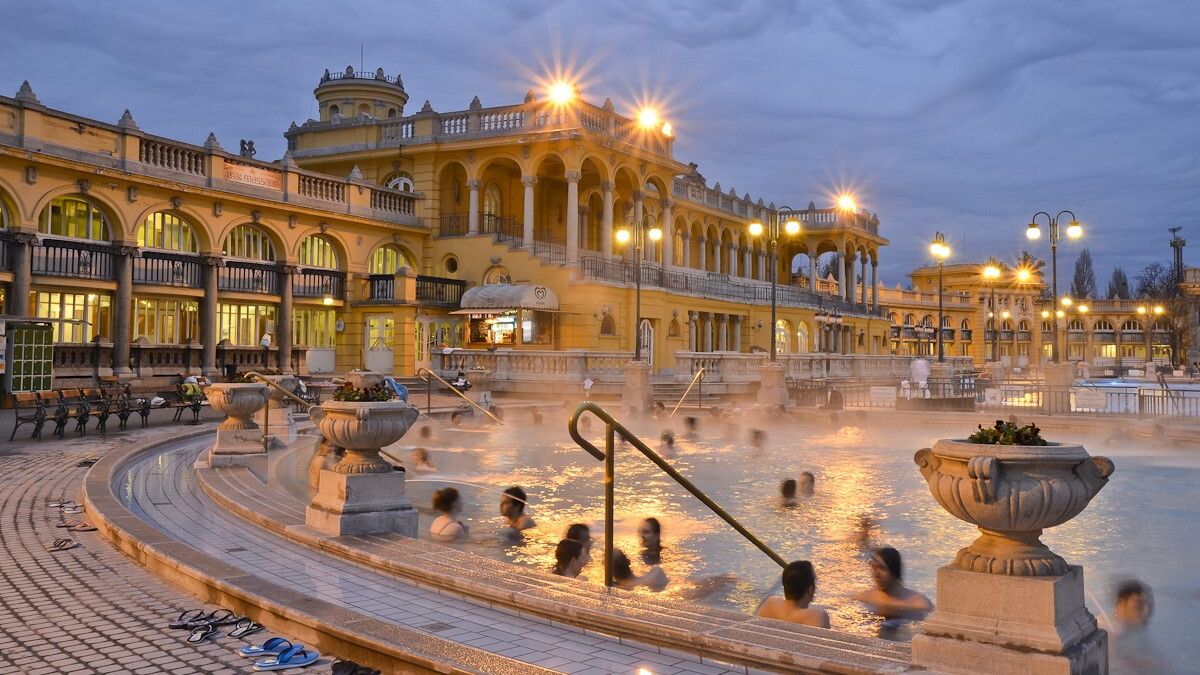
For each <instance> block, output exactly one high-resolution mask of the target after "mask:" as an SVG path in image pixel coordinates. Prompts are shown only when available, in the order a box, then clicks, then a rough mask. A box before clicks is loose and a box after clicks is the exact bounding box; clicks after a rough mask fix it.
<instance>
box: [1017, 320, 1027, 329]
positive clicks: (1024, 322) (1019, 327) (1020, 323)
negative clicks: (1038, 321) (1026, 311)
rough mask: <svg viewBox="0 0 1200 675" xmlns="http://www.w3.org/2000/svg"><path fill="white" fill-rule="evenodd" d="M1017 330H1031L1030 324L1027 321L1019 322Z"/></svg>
mask: <svg viewBox="0 0 1200 675" xmlns="http://www.w3.org/2000/svg"><path fill="white" fill-rule="evenodd" d="M1017 330H1024V331H1027V330H1029V322H1028V321H1026V320H1025V319H1021V320H1020V321H1019V322H1017Z"/></svg>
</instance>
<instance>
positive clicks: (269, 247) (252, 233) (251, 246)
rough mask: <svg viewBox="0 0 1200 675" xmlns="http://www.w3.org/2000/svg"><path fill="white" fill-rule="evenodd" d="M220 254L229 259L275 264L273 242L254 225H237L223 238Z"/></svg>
mask: <svg viewBox="0 0 1200 675" xmlns="http://www.w3.org/2000/svg"><path fill="white" fill-rule="evenodd" d="M221 254H222V255H225V256H228V257H230V258H244V259H246V260H265V261H267V262H275V242H273V241H271V235H269V234H267V233H266V231H265V230H263V229H262V228H261V227H258V226H256V225H238V226H237V227H235V228H233V231H232V232H230V233H229V236H228V237H226V238H225V245H224V246H222V247H221Z"/></svg>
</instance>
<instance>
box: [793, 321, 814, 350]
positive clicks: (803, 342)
mask: <svg viewBox="0 0 1200 675" xmlns="http://www.w3.org/2000/svg"><path fill="white" fill-rule="evenodd" d="M810 351H812V348H811V347H810V346H809V339H808V324H807V323H804V322H803V321H801V322H800V323H798V324H796V353H797V354H807V353H808V352H810Z"/></svg>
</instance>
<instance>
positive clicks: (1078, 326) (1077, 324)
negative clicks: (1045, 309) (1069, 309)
mask: <svg viewBox="0 0 1200 675" xmlns="http://www.w3.org/2000/svg"><path fill="white" fill-rule="evenodd" d="M1067 330H1083V322H1082V321H1080V320H1079V319H1071V322H1070V323H1068V324H1067Z"/></svg>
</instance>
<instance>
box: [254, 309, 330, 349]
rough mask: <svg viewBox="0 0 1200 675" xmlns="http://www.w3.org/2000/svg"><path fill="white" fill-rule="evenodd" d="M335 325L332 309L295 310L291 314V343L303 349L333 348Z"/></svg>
mask: <svg viewBox="0 0 1200 675" xmlns="http://www.w3.org/2000/svg"><path fill="white" fill-rule="evenodd" d="M335 323H336V319H335V317H334V311H333V310H332V309H316V308H309V307H301V308H299V309H296V310H294V311H293V312H292V342H293V343H295V344H297V345H301V346H304V347H316V348H329V347H333V345H334V336H335V331H334V324H335ZM259 337H260V339H261V337H262V336H261V335H260V336H259Z"/></svg>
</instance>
